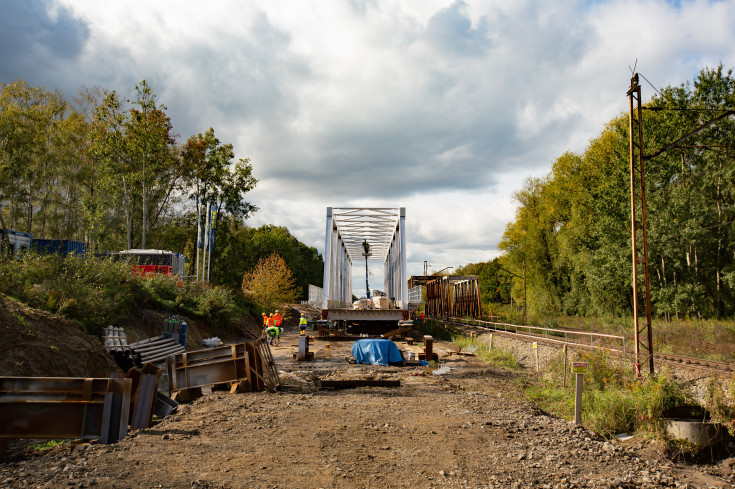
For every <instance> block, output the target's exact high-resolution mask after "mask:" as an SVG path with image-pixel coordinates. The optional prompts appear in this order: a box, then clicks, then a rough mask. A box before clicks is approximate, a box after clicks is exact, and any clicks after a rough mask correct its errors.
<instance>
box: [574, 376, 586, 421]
mask: <svg viewBox="0 0 735 489" xmlns="http://www.w3.org/2000/svg"><path fill="white" fill-rule="evenodd" d="M575 377H576V378H577V379H576V382H577V385H576V393H575V396H574V424H582V384H584V375H583V374H575Z"/></svg>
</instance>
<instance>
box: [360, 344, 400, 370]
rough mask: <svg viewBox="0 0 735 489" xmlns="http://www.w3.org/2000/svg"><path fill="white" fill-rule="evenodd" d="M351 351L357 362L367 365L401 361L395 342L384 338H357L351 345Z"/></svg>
mask: <svg viewBox="0 0 735 489" xmlns="http://www.w3.org/2000/svg"><path fill="white" fill-rule="evenodd" d="M351 353H352V356H353V357H355V360H357V363H366V364H369V365H388V364H389V363H396V362H402V361H403V357H402V356H401V352H400V351H399V350H398V347H397V346H396V344H395V343H393V342H392V341H391V340H385V339H365V340H357V341H355V343H354V344H353V345H352V352H351Z"/></svg>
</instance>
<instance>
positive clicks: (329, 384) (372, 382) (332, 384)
mask: <svg viewBox="0 0 735 489" xmlns="http://www.w3.org/2000/svg"><path fill="white" fill-rule="evenodd" d="M316 385H317V387H319V388H321V389H354V388H357V387H400V386H401V381H400V380H382V379H369V380H368V379H353V380H321V379H319V380H317V381H316Z"/></svg>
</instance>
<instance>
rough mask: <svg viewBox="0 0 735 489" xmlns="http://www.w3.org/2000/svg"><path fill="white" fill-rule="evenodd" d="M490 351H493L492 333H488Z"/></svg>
mask: <svg viewBox="0 0 735 489" xmlns="http://www.w3.org/2000/svg"><path fill="white" fill-rule="evenodd" d="M490 351H493V334H492V333H490Z"/></svg>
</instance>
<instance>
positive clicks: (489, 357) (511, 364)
mask: <svg viewBox="0 0 735 489" xmlns="http://www.w3.org/2000/svg"><path fill="white" fill-rule="evenodd" d="M452 343H454V344H455V345H456V346H459V347H461V348H462V350H464V351H468V352H473V353H474V354H475V356H476V357H478V358H480V359H481V360H483V361H485V362H488V363H492V364H493V365H495V366H498V367H502V368H505V369H508V370H519V369H520V368H521V365H520V363H518V359H516V357H515V355H513V353H511V352H509V351H507V350H503V349H502V348H498V347H497V346H496V347H493V349H492V350H491V349H490V346H489V345H487V344H485V343H480V342H479V341H477V339H476V338H470V337H468V336H454V337H453V338H452Z"/></svg>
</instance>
